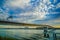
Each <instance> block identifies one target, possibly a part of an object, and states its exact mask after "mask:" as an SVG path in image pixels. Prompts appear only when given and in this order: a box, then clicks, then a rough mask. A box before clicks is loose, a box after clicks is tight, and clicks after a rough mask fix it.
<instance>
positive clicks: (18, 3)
mask: <svg viewBox="0 0 60 40" xmlns="http://www.w3.org/2000/svg"><path fill="white" fill-rule="evenodd" d="M30 1H31V0H26V1H25V0H7V1H6V3H5V4H4V7H5V8H6V12H7V13H8V11H9V9H10V8H12V9H13V10H15V9H16V8H21V9H23V10H24V11H26V8H27V7H28V8H30V9H32V10H33V11H32V10H30V9H29V11H28V10H27V12H22V13H19V14H14V15H13V16H17V17H18V18H13V19H9V21H16V22H26V23H32V22H33V21H35V20H44V19H45V18H46V16H45V15H46V14H48V10H49V9H50V8H52V7H53V5H52V4H51V2H49V0H43V1H41V2H40V1H39V2H40V3H39V5H38V6H37V7H35V8H34V9H33V7H32V5H31V4H30V3H29V2H30ZM45 3H47V5H50V6H49V7H48V6H47V5H46V4H45ZM8 14H9V13H8ZM0 15H1V14H0ZM6 15H7V14H6ZM7 16H8V15H7ZM4 17H5V16H4Z"/></svg>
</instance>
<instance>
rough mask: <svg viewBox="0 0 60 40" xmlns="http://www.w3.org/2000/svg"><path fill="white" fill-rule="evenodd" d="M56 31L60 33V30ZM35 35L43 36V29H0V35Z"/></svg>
mask: <svg viewBox="0 0 60 40" xmlns="http://www.w3.org/2000/svg"><path fill="white" fill-rule="evenodd" d="M55 32H56V33H60V30H56V31H55ZM35 35H38V36H42V35H43V30H30V29H29V30H27V29H15V30H14V29H9V30H8V29H0V36H2V37H4V36H7V37H14V38H18V39H19V38H21V37H24V38H29V37H35Z"/></svg>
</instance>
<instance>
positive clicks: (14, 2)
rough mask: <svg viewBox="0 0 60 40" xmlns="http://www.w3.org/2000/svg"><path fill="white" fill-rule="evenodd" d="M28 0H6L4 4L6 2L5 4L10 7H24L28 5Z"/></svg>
mask: <svg viewBox="0 0 60 40" xmlns="http://www.w3.org/2000/svg"><path fill="white" fill-rule="evenodd" d="M8 2H9V3H8ZM29 2H30V0H26V1H25V0H8V1H6V4H7V3H8V4H7V5H8V6H11V7H21V8H25V7H26V6H30V4H29Z"/></svg>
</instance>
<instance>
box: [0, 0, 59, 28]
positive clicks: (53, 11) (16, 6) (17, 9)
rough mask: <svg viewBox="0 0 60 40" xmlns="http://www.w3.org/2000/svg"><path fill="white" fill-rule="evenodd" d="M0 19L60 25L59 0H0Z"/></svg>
mask: <svg viewBox="0 0 60 40" xmlns="http://www.w3.org/2000/svg"><path fill="white" fill-rule="evenodd" d="M0 20H3V21H11V22H19V23H32V24H47V25H51V26H55V27H59V26H60V0H0Z"/></svg>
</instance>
